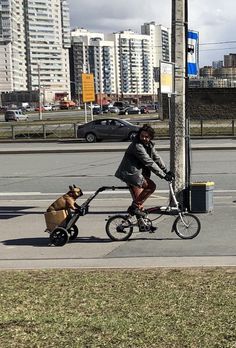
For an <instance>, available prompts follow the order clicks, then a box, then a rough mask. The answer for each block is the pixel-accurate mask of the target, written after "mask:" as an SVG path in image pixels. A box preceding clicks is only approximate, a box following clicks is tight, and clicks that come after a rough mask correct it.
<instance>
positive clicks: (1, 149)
mask: <svg viewBox="0 0 236 348" xmlns="http://www.w3.org/2000/svg"><path fill="white" fill-rule="evenodd" d="M154 142H155V144H156V147H157V148H158V151H169V150H170V145H169V140H163V139H160V140H158V139H157V140H155V141H154ZM128 145H129V142H122V143H121V142H120V143H117V142H109V143H107V142H99V143H91V144H88V143H85V142H81V141H78V140H72V141H66V140H65V141H62V140H60V141H58V142H48V141H45V142H43V141H41V142H31V141H29V142H27V141H25V142H6V143H3V142H2V143H0V154H18V153H31V154H32V153H60V152H61V153H78V152H95V151H96V152H107V151H114V152H119V151H122V152H124V151H125V150H126V148H127V146H128ZM191 148H192V150H235V149H236V141H235V140H234V139H231V138H224V139H222V138H218V139H217V138H215V139H194V140H192V142H191Z"/></svg>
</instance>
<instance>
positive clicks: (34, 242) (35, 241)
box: [2, 237, 49, 247]
mask: <svg viewBox="0 0 236 348" xmlns="http://www.w3.org/2000/svg"><path fill="white" fill-rule="evenodd" d="M2 244H3V245H7V246H10V245H14V246H17V245H18V246H34V247H46V246H49V238H41V237H37V238H18V239H8V240H3V241H2Z"/></svg>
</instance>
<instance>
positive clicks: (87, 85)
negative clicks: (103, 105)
mask: <svg viewBox="0 0 236 348" xmlns="http://www.w3.org/2000/svg"><path fill="white" fill-rule="evenodd" d="M82 98H83V102H84V103H87V102H93V101H94V100H95V92H94V77H93V74H82Z"/></svg>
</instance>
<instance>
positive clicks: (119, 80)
mask: <svg viewBox="0 0 236 348" xmlns="http://www.w3.org/2000/svg"><path fill="white" fill-rule="evenodd" d="M142 31H143V34H138V33H134V32H133V31H131V30H126V31H121V32H118V33H112V34H102V33H93V32H89V31H88V30H86V29H83V28H80V29H75V30H73V31H72V32H71V38H72V46H71V50H70V62H71V64H70V66H71V76H72V77H71V80H73V81H72V85H71V87H72V89H74V93H73V94H74V95H75V96H77V95H80V94H81V90H82V87H81V85H82V81H81V75H82V72H88V71H89V72H91V73H93V74H94V77H95V91H96V93H97V94H98V93H100V94H101V93H102V94H113V95H116V96H124V97H133V98H136V99H139V96H141V95H143V96H151V98H153V96H154V95H155V94H157V88H158V85H159V79H158V71H157V70H158V67H159V61H160V60H163V61H169V59H170V34H169V30H168V29H167V28H165V27H163V26H161V25H155V23H154V22H151V23H146V24H145V25H144V26H143V29H142Z"/></svg>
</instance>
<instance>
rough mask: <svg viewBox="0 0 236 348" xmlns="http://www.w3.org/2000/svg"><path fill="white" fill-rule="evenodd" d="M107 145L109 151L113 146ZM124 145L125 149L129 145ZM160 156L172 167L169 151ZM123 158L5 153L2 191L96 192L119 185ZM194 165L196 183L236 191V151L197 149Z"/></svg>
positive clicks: (119, 155) (114, 155)
mask: <svg viewBox="0 0 236 348" xmlns="http://www.w3.org/2000/svg"><path fill="white" fill-rule="evenodd" d="M12 145H13V144H12ZM15 145H16V146H19V145H18V144H15ZM34 145H35V144H34ZM45 145H46V146H49V145H48V144H44V148H45V147H46V146H45ZM25 146H28V147H30V146H32V145H31V144H25ZM40 146H41V145H40ZM107 146H108V148H109V143H108V144H107ZM122 146H124V148H125V147H127V146H128V143H125V144H123V143H122ZM160 154H161V156H162V157H163V159H164V161H165V163H167V166H168V163H169V151H160ZM122 156H123V151H119V152H118V151H114V152H113V151H108V152H89V153H87V152H84V153H83V152H81V153H38V154H30V153H29V154H5V155H4V154H1V155H0V159H1V171H0V173H1V174H0V178H1V182H0V189H1V192H2V193H9V194H11V195H13V193H14V192H16V193H22V195H23V193H24V192H25V193H27V194H28V193H32V192H37V193H42V194H50V193H53V194H60V193H62V192H63V191H65V190H66V189H67V187H68V186H69V185H70V184H73V183H74V184H77V185H79V186H81V187H82V188H83V190H84V191H95V190H96V189H97V188H98V187H100V186H103V185H116V186H117V185H120V182H119V181H118V180H117V179H116V178H115V177H114V173H115V170H116V168H117V167H118V164H119V163H120V161H121V158H122ZM191 163H192V177H191V179H192V181H193V182H195V181H214V182H215V185H216V190H217V191H219V190H220V191H232V192H234V191H235V190H236V184H235V183H236V151H234V150H231V151H228V150H205V151H200V150H195V151H192V162H191ZM153 179H154V180H156V182H157V185H158V187H159V189H160V190H166V188H167V186H166V182H165V181H164V180H160V179H159V178H157V177H155V176H154V175H153Z"/></svg>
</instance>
